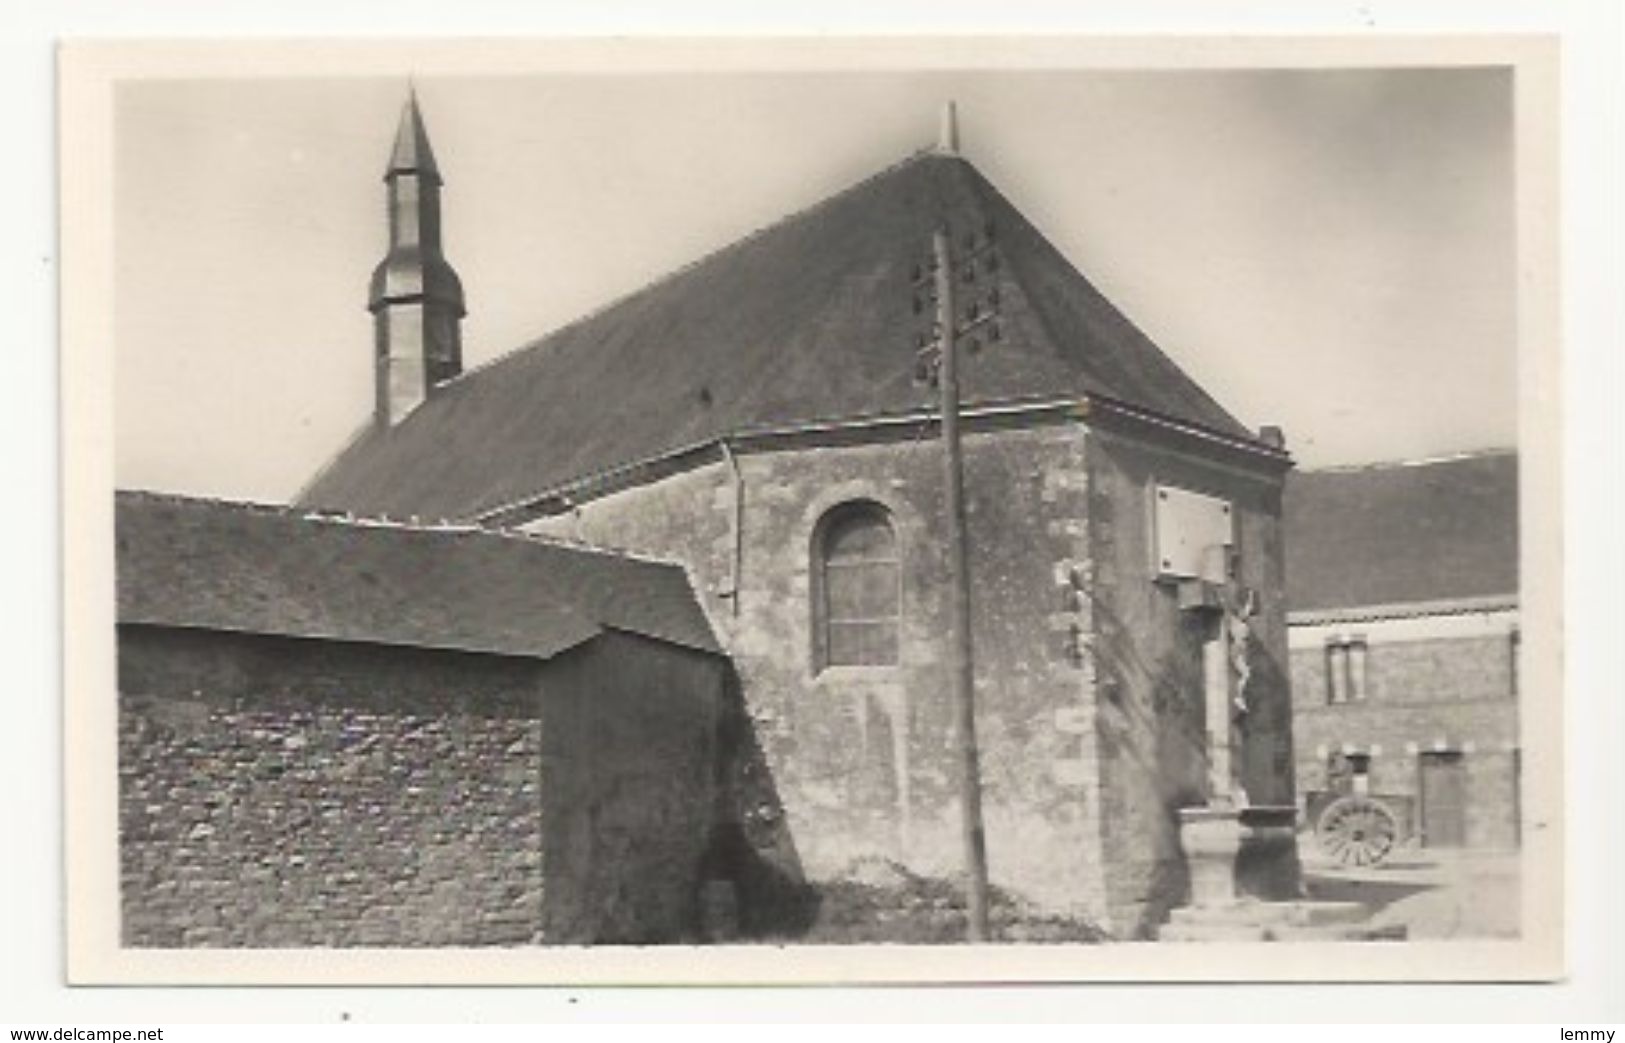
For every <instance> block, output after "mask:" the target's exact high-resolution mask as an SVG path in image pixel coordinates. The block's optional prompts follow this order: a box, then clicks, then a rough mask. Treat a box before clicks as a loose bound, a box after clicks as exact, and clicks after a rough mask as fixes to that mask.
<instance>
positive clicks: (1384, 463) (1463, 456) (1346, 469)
mask: <svg viewBox="0 0 1625 1043" xmlns="http://www.w3.org/2000/svg"><path fill="white" fill-rule="evenodd" d="M1517 455H1518V448H1517V446H1510V447H1507V446H1492V447H1489V448H1484V449H1463V450H1459V451H1457V452H1451V453H1438V454H1436V455H1433V456H1417V457H1403V458H1400V459H1397V460H1372V461H1370V462H1367V463H1358V464H1328V465H1327V466H1325V467H1302V468H1299V471H1300V473H1302V474H1355V473H1360V472H1369V471H1396V470H1399V469H1401V468H1406V467H1433V466H1436V465H1439V464H1452V463H1460V462H1462V461H1465V460H1489V459H1494V458H1498V457H1506V456H1510V457H1516V456H1517Z"/></svg>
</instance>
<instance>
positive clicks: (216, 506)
mask: <svg viewBox="0 0 1625 1043" xmlns="http://www.w3.org/2000/svg"><path fill="white" fill-rule="evenodd" d="M115 538H116V544H117V555H116V570H117V588H118V621H119V622H120V623H136V624H153V625H160V626H176V627H198V628H205V629H215V630H229V631H236V632H244V633H257V634H274V635H278V636H284V637H307V638H326V639H332V640H343V641H366V642H374V643H381V644H392V645H408V646H415V647H420V648H439V649H455V650H460V651H468V652H486V653H495V654H502V655H520V656H532V657H537V658H548V657H551V656H553V655H556V654H558V653H559V652H562V651H564V650H566V649H568V648H571V647H574V646H575V645H578V644H580V643H582V642H584V641H587V640H589V639H591V638H592V637H594V636H596V635H597V634H599V633H600V632H602V631H603V630H605V629H618V630H624V631H629V632H631V633H636V634H641V635H644V636H646V637H652V638H656V639H659V640H663V641H668V642H671V643H673V644H678V645H683V646H686V647H690V648H697V649H701V650H704V651H708V652H718V651H720V648H719V646H718V644H717V641H716V638H715V636H714V635H713V634H712V631H711V628H710V625H709V624H708V622H707V621H706V618H705V614H704V612H703V611H702V610H701V608H700V606H699V604H698V602H696V600H695V598H694V593H693V590H692V588H691V587H690V586H689V582H688V576H687V574H686V573H685V572H684V571H683V569H682V568H681V567H679V566H676V565H670V564H664V563H660V562H653V561H647V560H642V559H635V558H630V557H625V556H622V555H617V554H611V553H606V552H602V551H590V550H586V549H583V548H577V547H573V546H568V545H561V544H557V543H551V542H544V541H541V540H537V539H534V538H530V537H525V536H518V535H512V534H498V533H490V532H483V531H474V530H470V529H447V528H425V527H410V526H403V525H393V524H390V525H385V524H381V523H377V522H370V523H369V522H356V521H347V520H343V519H339V518H327V517H321V516H313V515H310V514H308V513H307V512H305V511H302V510H297V509H292V508H286V507H281V508H278V507H262V506H258V505H250V504H240V503H225V502H220V501H211V500H198V499H189V498H185V497H174V496H162V495H156V494H150V493H128V492H121V493H119V494H118V498H117V504H116V513H115Z"/></svg>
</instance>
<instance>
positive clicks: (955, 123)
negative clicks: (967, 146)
mask: <svg viewBox="0 0 1625 1043" xmlns="http://www.w3.org/2000/svg"><path fill="white" fill-rule="evenodd" d="M937 151H938V152H940V153H941V154H943V155H944V156H957V155H959V117H958V115H957V114H956V113H955V111H954V103H953V102H952V101H945V102H943V103H942V128H941V131H940V132H939V134H938V136H937Z"/></svg>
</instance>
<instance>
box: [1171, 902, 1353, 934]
mask: <svg viewBox="0 0 1625 1043" xmlns="http://www.w3.org/2000/svg"><path fill="white" fill-rule="evenodd" d="M1369 915H1370V914H1369V911H1368V910H1367V909H1366V907H1365V905H1364V904H1363V903H1361V902H1332V901H1307V900H1306V901H1287V902H1262V901H1256V900H1247V899H1242V900H1239V901H1236V902H1234V903H1231V904H1229V905H1220V906H1183V907H1181V908H1179V909H1175V910H1173V911H1172V913H1171V914H1170V915H1169V923H1170V924H1227V923H1229V924H1255V925H1258V926H1261V927H1267V926H1277V927H1311V926H1317V925H1322V924H1341V923H1357V922H1359V921H1362V920H1365V919H1366V918H1367V917H1368V916H1369Z"/></svg>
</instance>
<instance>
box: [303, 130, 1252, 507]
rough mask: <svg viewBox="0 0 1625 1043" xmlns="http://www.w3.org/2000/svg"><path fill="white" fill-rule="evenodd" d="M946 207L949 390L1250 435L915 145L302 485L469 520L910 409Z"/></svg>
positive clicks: (373, 431)
mask: <svg viewBox="0 0 1625 1043" xmlns="http://www.w3.org/2000/svg"><path fill="white" fill-rule="evenodd" d="M944 222H946V224H947V225H948V227H949V228H950V229H951V230H952V231H953V232H954V234H955V235H956V236H958V237H961V238H962V237H963V236H964V235H966V234H967V233H974V234H978V235H980V234H982V233H984V232H985V230H986V229H987V228H989V227H991V228H993V229H994V232H995V236H996V240H997V254H998V257H999V259H1000V262H1001V263H1000V266H999V268H998V270H997V271H996V272H988V271H987V270H986V267H985V266H984V268H983V270H982V275H983V281H982V282H981V284H980V285H981V286H982V287H983V288H987V287H991V286H992V285H995V284H996V285H997V286H998V288H999V290H1000V307H999V311H1000V314H1001V320H1000V323H999V325H1000V333H1001V337H1000V339H999V341H998V342H996V343H994V344H991V345H989V346H987V347H986V348H984V350H982V351H981V352H980V353H979V354H976V355H973V356H969V357H968V358H967V359H966V361H965V363H964V365H963V366H962V373H961V386H962V394H963V396H964V398H965V400H966V401H967V402H969V403H978V402H997V401H1012V400H1021V399H1024V398H1036V397H1044V398H1053V397H1056V396H1062V395H1069V394H1079V395H1083V394H1098V395H1104V396H1109V397H1111V398H1114V399H1117V400H1120V401H1123V402H1126V403H1129V404H1131V405H1134V406H1138V407H1141V408H1145V409H1148V410H1151V411H1153V412H1155V413H1158V414H1161V415H1164V416H1167V417H1170V418H1173V419H1176V420H1180V421H1184V422H1187V423H1191V424H1196V425H1198V426H1201V427H1205V428H1208V429H1212V430H1217V431H1220V432H1223V433H1224V434H1226V435H1230V436H1239V437H1242V438H1251V434H1250V432H1248V431H1247V429H1246V428H1244V427H1243V426H1242V425H1241V424H1240V423H1238V422H1237V421H1236V420H1235V419H1234V418H1233V417H1231V415H1230V414H1229V413H1227V412H1225V410H1224V409H1223V408H1221V407H1220V406H1219V405H1218V403H1216V402H1215V401H1214V400H1213V399H1212V398H1211V397H1209V396H1208V395H1207V393H1206V392H1204V391H1203V390H1202V389H1201V388H1200V387H1198V386H1197V385H1196V383H1195V382H1194V381H1192V380H1191V379H1190V378H1189V377H1187V376H1186V375H1185V374H1184V373H1183V372H1182V371H1181V370H1180V369H1179V367H1178V366H1177V365H1175V363H1174V362H1173V361H1172V360H1171V359H1170V358H1169V357H1168V356H1167V355H1165V354H1163V352H1162V351H1161V350H1159V349H1158V348H1157V346H1156V345H1154V344H1153V343H1152V342H1151V340H1150V339H1149V338H1148V337H1146V336H1145V335H1144V334H1143V333H1141V332H1140V330H1139V329H1137V328H1136V327H1135V326H1134V324H1133V323H1131V322H1130V321H1129V320H1128V319H1127V318H1125V317H1124V316H1123V315H1122V313H1120V312H1119V311H1118V310H1117V309H1116V308H1115V307H1113V306H1112V305H1111V303H1110V302H1108V301H1107V300H1106V298H1105V297H1104V296H1102V295H1101V293H1100V292H1099V291H1098V290H1096V289H1095V287H1094V286H1093V285H1092V284H1091V283H1090V282H1089V280H1088V279H1086V278H1084V276H1083V275H1081V274H1079V272H1078V271H1077V270H1076V269H1075V268H1073V267H1072V265H1071V264H1070V263H1069V262H1068V261H1067V260H1066V259H1065V258H1064V257H1063V256H1062V255H1061V254H1060V252H1059V251H1057V250H1056V249H1055V247H1054V246H1052V245H1051V244H1050V243H1049V242H1048V241H1047V240H1046V239H1045V238H1044V237H1043V235H1041V234H1040V233H1039V232H1038V231H1037V229H1035V228H1034V227H1033V226H1032V225H1031V224H1030V223H1029V222H1028V221H1027V220H1026V219H1025V218H1024V217H1022V215H1021V214H1020V213H1019V212H1018V211H1017V210H1016V209H1015V207H1014V206H1012V205H1011V204H1010V203H1009V202H1008V201H1007V200H1006V199H1005V198H1004V196H1002V195H1000V194H999V192H998V190H997V189H995V188H994V187H993V186H992V185H991V184H990V183H989V182H988V181H987V180H986V179H985V178H983V177H982V175H981V174H980V173H978V172H977V171H976V170H975V169H974V168H973V167H972V166H971V165H970V164H969V163H968V162H966V161H965V160H963V159H961V158H958V157H955V156H947V155H934V154H922V155H918V156H915V157H913V158H911V159H909V160H907V161H905V162H903V163H901V164H898V165H897V166H894V167H892V168H890V169H887V170H885V171H883V172H881V173H880V174H878V175H876V176H874V177H872V178H870V179H868V180H866V181H863V182H860V183H859V184H857V185H855V186H853V187H851V188H849V189H847V190H845V191H843V192H840V193H838V194H837V195H835V196H833V197H831V198H829V199H827V200H825V201H824V202H822V203H819V204H817V205H815V206H813V207H811V208H810V209H808V210H805V211H802V212H801V213H799V214H796V215H794V216H792V217H789V218H786V219H785V220H783V221H781V222H779V223H777V224H775V225H772V226H771V227H769V228H767V229H765V230H763V231H760V232H758V233H756V234H755V235H752V236H750V237H747V238H745V239H743V240H741V241H739V242H737V243H735V244H733V245H731V246H728V247H726V248H724V249H722V250H720V251H718V252H716V253H714V254H711V255H710V256H707V257H705V258H703V259H701V260H700V261H698V262H696V263H694V264H693V265H690V266H689V267H687V268H684V269H682V270H680V271H678V272H676V273H674V274H672V275H670V276H668V277H666V278H664V279H662V280H660V281H658V282H656V283H654V284H653V285H650V286H648V287H646V288H644V289H642V290H640V291H638V292H636V293H633V294H631V295H630V296H628V297H625V298H623V299H621V300H619V301H617V302H615V303H613V304H611V305H609V306H608V307H606V308H604V309H603V310H601V311H598V312H596V313H594V314H591V315H588V316H587V317H585V318H583V319H580V320H579V321H577V322H575V323H574V324H572V325H569V326H566V327H564V328H562V329H560V330H558V331H556V332H554V333H552V334H549V335H548V336H545V337H543V338H542V339H540V340H538V341H536V342H534V343H532V344H530V345H528V346H527V347H524V348H522V349H520V350H518V351H515V352H513V353H512V354H510V355H507V356H506V357H504V358H502V359H500V360H498V361H497V362H495V363H493V364H490V365H487V366H484V367H482V368H479V369H476V370H472V371H470V372H468V373H466V374H464V375H463V376H461V377H460V378H457V379H455V380H453V381H451V382H449V383H447V384H446V385H443V386H442V387H440V388H438V389H437V390H436V391H435V393H434V394H432V395H431V396H430V398H429V401H428V402H427V403H425V404H424V405H423V406H422V407H420V408H419V409H418V410H417V411H416V412H414V413H413V414H412V415H411V416H410V417H408V418H407V419H406V420H405V421H403V422H402V423H400V424H399V425H397V426H395V427H393V428H390V427H385V426H377V425H373V426H370V427H369V428H367V429H366V430H364V431H363V433H362V434H361V435H360V436H358V438H357V439H356V440H355V441H354V442H352V443H351V445H350V446H349V447H348V448H347V449H346V450H345V451H343V452H342V453H341V454H340V455H339V456H338V458H337V459H335V460H334V461H333V462H332V463H331V464H330V465H329V466H328V467H327V468H326V469H325V470H324V471H323V472H322V473H321V474H320V475H318V476H317V478H316V480H315V481H313V482H312V484H311V485H310V487H309V488H308V489H306V490H305V492H304V493H303V494H302V496H301V500H302V502H305V503H308V504H313V505H320V506H326V507H338V508H344V509H348V510H354V511H357V512H361V513H369V514H372V513H380V512H382V513H389V514H406V513H412V512H416V513H420V514H424V515H427V516H434V517H460V518H468V517H473V516H475V515H477V514H480V513H482V512H485V511H488V510H490V509H492V508H494V507H498V506H500V505H503V504H507V503H511V502H513V501H515V500H518V499H521V498H523V497H525V496H527V495H531V494H534V493H536V492H538V491H540V490H544V489H549V488H552V487H555V486H559V485H562V484H564V483H566V482H569V481H571V480H573V479H577V478H581V477H584V476H587V475H591V474H595V473H599V472H603V471H607V470H610V469H612V468H615V467H618V466H621V465H624V464H628V463H631V462H634V461H638V460H644V459H648V458H652V457H655V456H658V455H660V454H662V453H666V452H669V451H671V450H674V449H677V448H679V447H682V446H687V445H694V444H697V443H703V442H707V441H710V440H714V439H717V438H721V437H725V436H727V435H730V434H734V433H737V432H740V431H745V430H751V429H760V428H763V427H772V426H776V425H786V426H787V425H794V424H800V423H806V422H811V421H819V420H831V419H839V418H855V417H870V416H882V415H892V414H898V413H906V412H909V411H911V410H914V409H917V408H918V407H920V406H921V405H922V404H925V403H927V402H928V401H929V400H930V399H931V398H932V395H933V393H932V392H931V390H930V389H929V388H927V387H925V386H922V385H921V384H919V383H917V382H916V381H915V379H914V364H913V363H914V351H915V335H916V333H917V332H918V331H920V330H922V329H924V328H925V327H926V326H927V325H928V324H929V318H930V314H929V310H927V312H926V314H925V315H923V316H921V315H916V314H915V313H914V311H913V308H912V306H911V303H910V302H911V298H912V296H913V293H912V289H911V284H912V283H913V280H914V274H915V272H914V269H915V266H916V265H917V264H918V263H919V262H920V261H921V260H922V258H924V257H925V256H926V255H927V254H928V253H929V250H930V243H931V235H932V233H933V231H934V230H935V229H936V228H937V227H938V226H939V225H941V224H943V223H944ZM990 276H991V279H990V278H989V277H990ZM963 303H967V304H968V303H969V298H968V297H967V300H966V301H965V302H963Z"/></svg>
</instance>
